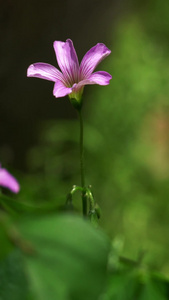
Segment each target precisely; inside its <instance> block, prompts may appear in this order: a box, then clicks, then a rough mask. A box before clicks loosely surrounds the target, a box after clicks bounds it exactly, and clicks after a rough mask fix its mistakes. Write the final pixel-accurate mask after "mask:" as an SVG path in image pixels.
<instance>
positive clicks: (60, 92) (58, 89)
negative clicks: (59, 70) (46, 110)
mask: <svg viewBox="0 0 169 300" xmlns="http://www.w3.org/2000/svg"><path fill="white" fill-rule="evenodd" d="M71 92H72V88H68V87H66V86H65V85H64V84H63V82H61V81H59V80H58V81H56V82H55V85H54V89H53V95H54V96H55V97H56V98H59V97H64V96H66V95H68V94H70V93H71Z"/></svg>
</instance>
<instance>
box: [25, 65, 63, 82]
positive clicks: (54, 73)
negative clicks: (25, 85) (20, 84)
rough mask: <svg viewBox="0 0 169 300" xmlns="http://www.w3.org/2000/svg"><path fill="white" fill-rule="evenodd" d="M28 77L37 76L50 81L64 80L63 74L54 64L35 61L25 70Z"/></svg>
mask: <svg viewBox="0 0 169 300" xmlns="http://www.w3.org/2000/svg"><path fill="white" fill-rule="evenodd" d="M27 76H28V77H37V78H42V79H46V80H50V81H54V82H55V81H56V80H58V79H59V80H64V79H63V74H62V73H61V72H60V71H59V70H57V69H56V68H55V67H54V66H52V65H50V64H46V63H41V62H40V63H35V64H32V65H30V66H29V68H28V70H27Z"/></svg>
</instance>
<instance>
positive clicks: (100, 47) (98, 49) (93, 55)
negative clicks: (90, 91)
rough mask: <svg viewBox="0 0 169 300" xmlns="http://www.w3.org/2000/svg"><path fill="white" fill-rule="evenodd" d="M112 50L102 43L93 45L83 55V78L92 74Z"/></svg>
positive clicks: (81, 73)
mask: <svg viewBox="0 0 169 300" xmlns="http://www.w3.org/2000/svg"><path fill="white" fill-rule="evenodd" d="M110 53H111V51H110V50H109V49H108V48H107V47H106V46H105V45H104V44H102V43H98V44H97V45H95V46H94V47H92V48H91V49H90V50H89V51H88V52H87V53H86V54H85V56H84V57H83V59H82V62H81V64H80V76H81V79H83V78H84V77H88V76H89V75H91V74H92V72H93V71H94V69H95V68H96V67H97V65H98V64H99V63H100V62H101V61H102V60H103V59H104V58H105V57H107V56H108V55H109V54H110Z"/></svg>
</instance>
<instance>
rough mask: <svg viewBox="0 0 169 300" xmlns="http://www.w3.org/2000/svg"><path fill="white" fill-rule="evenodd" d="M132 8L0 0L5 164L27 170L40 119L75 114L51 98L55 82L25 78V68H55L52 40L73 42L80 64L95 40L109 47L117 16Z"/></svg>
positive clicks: (0, 122)
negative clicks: (45, 65) (42, 65)
mask: <svg viewBox="0 0 169 300" xmlns="http://www.w3.org/2000/svg"><path fill="white" fill-rule="evenodd" d="M129 8H130V5H129V3H128V6H127V5H126V1H119V0H114V1H112V0H105V1H97V0H95V1H91V0H90V1H89V0H88V1H83V0H80V1H59V0H57V1H54V0H52V1H51V0H50V1H37V0H29V1H22V0H20V1H19V0H18V1H12V0H11V1H10V0H7V1H1V10H0V37H1V46H0V53H1V55H0V57H1V63H0V65H1V67H0V137H1V143H0V155H1V161H3V162H5V163H8V164H10V165H13V166H14V167H16V168H17V169H23V170H24V169H25V168H26V165H25V153H26V152H27V149H28V147H30V145H31V144H34V143H36V139H37V136H36V126H37V124H38V123H39V121H40V120H44V119H51V118H52V119H53V118H72V117H73V116H74V111H73V109H72V108H71V107H70V104H69V101H68V99H67V98H62V99H55V98H54V97H53V95H52V89H53V83H51V82H47V81H45V82H42V81H41V80H36V79H32V78H27V77H26V70H27V67H28V66H29V65H30V64H31V63H34V62H38V61H41V62H47V63H50V64H53V65H56V66H57V62H56V59H55V54H54V51H53V41H54V40H61V41H65V40H66V39H67V38H71V39H72V40H73V42H74V46H75V48H76V51H77V53H78V57H79V59H80V60H81V58H82V56H83V55H84V54H85V53H86V51H87V50H89V48H90V47H92V46H94V45H95V44H96V43H97V42H103V43H105V44H106V45H107V46H108V47H110V39H109V33H110V32H111V39H112V32H113V28H114V27H115V25H116V22H117V20H118V18H119V17H120V16H122V15H123V14H126V12H127V11H128V10H129ZM111 50H113V49H111Z"/></svg>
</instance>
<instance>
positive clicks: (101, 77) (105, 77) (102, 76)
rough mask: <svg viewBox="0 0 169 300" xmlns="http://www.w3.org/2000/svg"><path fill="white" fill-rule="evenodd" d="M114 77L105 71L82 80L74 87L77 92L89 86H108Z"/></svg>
mask: <svg viewBox="0 0 169 300" xmlns="http://www.w3.org/2000/svg"><path fill="white" fill-rule="evenodd" d="M111 79H112V76H111V75H110V74H109V73H107V72H104V71H98V72H95V73H93V74H91V75H90V76H89V77H88V78H87V79H84V80H81V81H80V82H79V83H78V84H76V85H75V86H74V88H75V89H76V90H78V89H79V88H80V87H82V86H84V85H88V84H99V85H108V84H109V83H110V80H111Z"/></svg>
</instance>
